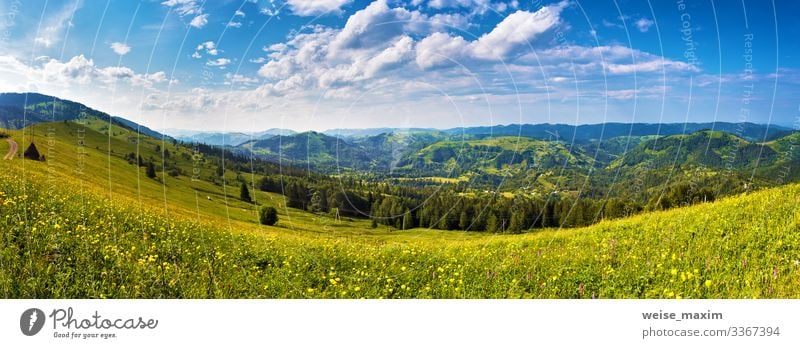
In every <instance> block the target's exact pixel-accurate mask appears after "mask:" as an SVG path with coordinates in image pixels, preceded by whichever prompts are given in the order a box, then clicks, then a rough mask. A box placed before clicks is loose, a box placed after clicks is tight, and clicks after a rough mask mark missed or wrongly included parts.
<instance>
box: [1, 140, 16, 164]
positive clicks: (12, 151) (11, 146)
mask: <svg viewBox="0 0 800 348" xmlns="http://www.w3.org/2000/svg"><path fill="white" fill-rule="evenodd" d="M6 141H7V142H8V153H7V154H6V156H5V157H3V159H4V160H10V159H14V156H16V155H17V149H19V146H18V145H17V142H16V141H14V139H11V138H7V139H6Z"/></svg>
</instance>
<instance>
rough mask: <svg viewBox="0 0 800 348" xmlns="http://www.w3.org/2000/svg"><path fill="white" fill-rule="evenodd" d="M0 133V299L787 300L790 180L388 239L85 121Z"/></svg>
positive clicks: (792, 224)
mask: <svg viewBox="0 0 800 348" xmlns="http://www.w3.org/2000/svg"><path fill="white" fill-rule="evenodd" d="M7 133H8V134H9V135H10V137H11V138H12V139H14V140H15V141H16V142H17V143H19V145H20V152H22V151H24V150H25V149H26V148H27V147H28V144H30V143H31V141H34V142H35V143H36V145H37V148H38V151H39V152H40V153H41V154H42V155H44V156H45V161H34V160H24V159H22V158H21V157H19V156H18V157H16V158H14V159H13V160H8V161H0V231H2V234H1V235H0V296H2V297H5V298H583V299H589V298H796V297H800V210H799V209H798V206H800V185H796V184H792V185H786V186H782V187H778V188H771V189H764V190H759V191H756V192H753V193H748V194H741V195H737V196H733V197H728V198H724V199H721V200H718V201H716V202H712V203H702V204H697V205H694V206H690V207H683V208H675V209H671V210H667V211H660V212H650V213H644V214H640V215H636V216H633V217H629V218H624V219H617V220H603V221H601V222H599V223H597V224H595V225H593V226H590V227H583V228H575V229H540V230H535V231H531V232H529V233H524V234H519V235H503V234H492V233H485V232H459V231H442V230H431V229H421V228H415V229H409V230H396V229H392V228H389V227H386V226H382V225H381V226H378V227H373V226H372V224H371V221H370V220H367V219H358V218H346V217H342V218H336V217H334V216H331V215H329V214H327V215H318V214H313V213H311V212H308V211H305V210H299V209H294V208H288V207H287V205H286V202H285V199H284V196H282V195H280V194H276V193H266V192H261V191H259V190H255V189H253V190H251V195H253V197H254V201H255V202H254V203H248V202H244V201H242V200H240V199H239V188H240V187H239V185H240V184H239V182H241V181H244V182H250V183H255V182H257V181H258V180H259V179H260V175H259V174H258V173H236V172H235V171H225V172H224V175H223V178H222V179H220V180H217V181H214V180H206V179H203V178H209V177H212V174H213V173H214V171H215V170H216V165H214V164H212V163H211V161H209V160H208V159H207V158H204V157H203V156H199V155H197V153H195V152H194V151H193V149H192V148H191V147H187V146H182V145H176V144H173V143H171V142H168V141H161V140H159V139H153V138H148V137H145V136H141V135H137V133H136V132H133V131H131V130H129V129H126V128H122V127H118V126H113V125H112V126H109V124H108V122H104V121H103V120H100V119H93V118H92V119H84V120H80V121H79V122H53V123H41V124H37V125H36V126H35V127H33V128H30V127H29V128H27V129H25V130H24V131H23V130H17V131H8V132H7ZM7 149H8V144H7V143H6V142H5V141H0V151H2V152H3V153H4V152H5V151H7ZM165 150H166V151H168V152H169V159H166V158H165V152H166V151H165ZM130 153H139V154H141V156H142V157H143V159H145V160H146V161H149V160H153V161H155V162H158V163H162V162H168V163H169V168H167V166H166V165H162V166H159V168H158V171H157V176H156V178H149V177H147V176H146V174H145V168H144V167H141V166H139V165H138V164H137V163H136V160H134V161H131V159H130V158H129V157H128V156H129V154H130ZM170 170H171V171H173V173H174V174H175V175H171V174H169V171H170ZM193 177H196V178H200V180H193V179H192V178H193ZM253 186H255V185H253ZM262 206H272V207H275V208H277V210H278V212H279V222H278V223H277V225H276V226H263V225H259V224H258V216H257V213H258V209H259V208H260V207H262Z"/></svg>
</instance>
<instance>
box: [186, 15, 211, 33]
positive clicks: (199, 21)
mask: <svg viewBox="0 0 800 348" xmlns="http://www.w3.org/2000/svg"><path fill="white" fill-rule="evenodd" d="M206 24H208V14H207V13H204V14H201V15H197V16H196V17H194V18H192V21H191V22H189V25H191V26H193V27H195V28H197V29H200V28H202V27H204V26H205V25H206Z"/></svg>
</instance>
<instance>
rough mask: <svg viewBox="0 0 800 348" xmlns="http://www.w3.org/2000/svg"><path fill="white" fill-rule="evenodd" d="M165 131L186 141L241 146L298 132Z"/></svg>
mask: <svg viewBox="0 0 800 348" xmlns="http://www.w3.org/2000/svg"><path fill="white" fill-rule="evenodd" d="M163 132H164V133H167V134H172V135H173V136H175V138H177V139H178V140H181V141H185V142H195V143H203V144H207V145H215V146H222V145H225V146H239V145H241V144H244V143H246V142H249V141H251V140H260V139H266V138H271V137H274V136H287V135H293V134H297V132H295V131H293V130H291V129H280V128H270V129H267V130H265V131H261V132H255V133H244V132H203V131H192V130H182V129H165V130H163Z"/></svg>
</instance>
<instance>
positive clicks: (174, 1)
mask: <svg viewBox="0 0 800 348" xmlns="http://www.w3.org/2000/svg"><path fill="white" fill-rule="evenodd" d="M161 4H162V5H164V6H167V7H170V8H172V9H174V10H175V12H176V13H177V14H178V16H180V17H181V19H184V18H186V17H191V18H192V19H191V20H190V21H189V25H191V26H192V27H195V28H197V29H200V28H202V27H204V26H205V25H206V24H208V14H207V13H204V11H203V6H202V3H201V1H199V0H167V1H164V2H162V3H161Z"/></svg>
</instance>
